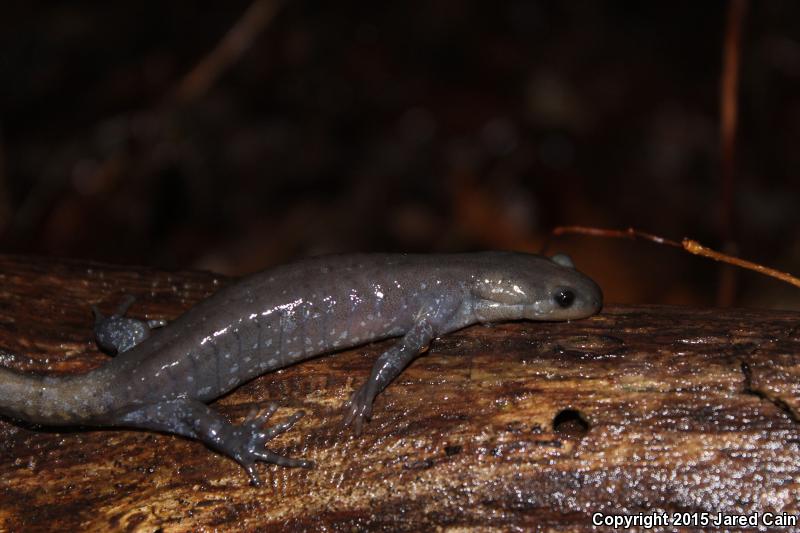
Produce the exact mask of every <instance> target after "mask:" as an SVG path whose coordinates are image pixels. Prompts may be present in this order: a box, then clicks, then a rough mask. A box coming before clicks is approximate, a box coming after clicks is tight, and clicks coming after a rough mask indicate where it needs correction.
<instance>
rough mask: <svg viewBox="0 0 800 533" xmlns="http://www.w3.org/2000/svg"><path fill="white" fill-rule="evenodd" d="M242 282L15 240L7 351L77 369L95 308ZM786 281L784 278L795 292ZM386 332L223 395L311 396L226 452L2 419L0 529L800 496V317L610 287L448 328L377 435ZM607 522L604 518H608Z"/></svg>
mask: <svg viewBox="0 0 800 533" xmlns="http://www.w3.org/2000/svg"><path fill="white" fill-rule="evenodd" d="M228 282H229V280H226V279H223V278H220V277H218V276H214V275H211V274H207V273H196V272H194V273H192V272H180V273H175V272H163V271H157V270H148V269H135V268H130V267H115V266H108V265H97V264H93V265H91V264H87V263H80V262H68V261H54V260H52V259H41V258H24V257H8V256H0V287H1V289H0V292H1V293H2V295H0V349H1V350H2V351H0V363H2V365H3V366H5V367H10V368H14V369H17V370H20V371H25V372H39V373H52V374H62V373H77V372H84V371H87V370H89V369H91V368H95V367H97V366H99V365H102V364H103V363H104V361H106V360H107V356H106V355H103V354H102V353H100V352H99V351H98V349H97V348H96V347H95V345H94V343H93V340H92V332H91V328H92V316H91V312H90V306H91V305H92V304H98V305H99V306H100V307H101V309H103V310H105V311H111V310H113V309H114V308H116V306H117V304H118V303H119V302H120V301H121V300H122V299H123V298H124V295H126V294H133V295H135V296H136V297H137V298H138V299H137V302H136V303H135V304H134V306H133V308H132V310H131V315H133V316H138V317H148V318H165V319H168V320H169V319H174V318H175V317H177V316H178V315H179V314H180V313H181V312H182V311H184V310H186V309H187V308H189V307H190V306H191V305H192V304H193V303H195V302H197V301H198V300H200V299H201V298H203V297H205V296H207V295H209V294H211V293H213V292H214V291H215V290H216V289H218V288H219V286H221V285H222V284H225V283H228ZM787 290H788V289H787ZM390 344H391V341H387V342H381V343H374V344H369V345H366V346H363V347H360V348H357V349H354V350H347V351H344V352H340V353H336V354H332V355H328V356H323V357H319V358H316V359H314V360H311V361H308V362H305V363H302V364H299V365H295V366H293V367H291V368H287V369H285V370H282V371H279V372H276V373H272V374H267V375H264V376H262V377H260V378H257V379H255V380H253V381H252V382H250V383H247V384H245V385H243V386H242V387H240V388H239V389H237V390H236V391H234V392H233V393H231V394H229V395H228V396H227V397H225V398H222V399H220V400H218V401H216V402H214V404H213V408H215V409H218V410H219V411H221V412H222V413H224V414H225V415H226V416H228V417H229V418H230V419H232V420H234V421H241V420H242V419H243V418H244V417H245V416H246V415H247V413H248V412H249V411H250V410H251V409H252V408H253V407H254V406H255V407H263V406H266V405H267V404H268V403H269V402H277V403H278V404H279V405H280V406H281V408H280V409H279V411H278V413H277V414H276V415H275V418H276V419H277V420H280V419H282V418H285V417H287V416H289V415H291V414H292V413H294V412H295V411H297V410H298V409H303V410H304V411H305V412H306V416H305V418H303V419H302V420H301V421H300V422H299V423H298V424H297V425H296V426H295V428H294V429H293V430H291V431H290V432H288V433H286V434H284V435H282V436H281V437H279V438H278V439H276V440H275V441H273V443H272V446H271V447H272V449H273V450H275V451H277V452H279V453H283V454H288V455H291V456H295V457H305V458H309V459H312V460H314V461H315V462H316V464H317V466H316V468H315V469H313V470H300V469H286V468H281V467H276V466H273V465H263V466H261V467H260V473H261V475H262V478H263V479H264V480H265V484H264V486H262V487H251V486H250V485H249V484H248V481H247V476H246V475H245V473H244V471H243V470H242V469H241V468H240V467H239V466H238V465H237V464H236V463H234V462H233V461H232V460H230V459H228V458H226V457H222V456H220V455H218V454H216V453H214V452H211V451H210V450H209V449H207V448H206V447H205V446H204V445H202V444H200V443H198V442H193V441H190V440H186V439H183V438H180V437H175V436H171V435H163V434H157V433H150V432H144V431H127V430H119V429H104V430H98V429H92V430H88V431H83V430H77V429H64V428H61V429H52V428H47V429H44V430H40V429H38V428H32V427H28V426H24V425H19V424H15V423H12V422H11V421H10V420H8V419H2V420H0V529H2V530H9V531H23V530H24V531H36V530H42V531H44V530H52V529H63V530H108V529H113V530H136V531H140V530H141V531H155V530H159V529H161V530H165V531H182V530H208V531H211V530H242V529H245V530H247V529H249V530H267V531H270V530H274V531H283V530H289V531H293V530H309V531H319V530H329V531H339V530H346V531H355V530H381V529H386V530H408V531H424V530H430V529H434V528H436V527H437V526H443V527H452V528H455V529H462V528H466V529H472V528H480V529H484V528H491V529H497V530H514V529H520V530H545V529H553V530H559V531H583V530H589V529H591V525H592V517H593V514H594V513H604V514H606V515H636V514H638V513H643V514H644V516H648V515H652V514H654V513H668V515H670V516H672V513H684V514H685V513H689V514H690V515H692V516H697V517H700V516H702V515H701V513H710V515H709V516H710V517H711V518H712V519H715V518H716V517H717V513H727V514H735V513H739V514H752V513H756V512H759V513H762V515H760V519H763V513H765V512H770V513H787V515H786V516H787V517H789V518H791V517H793V516H794V517H797V516H798V515H800V503H799V502H800V314H798V313H792V312H775V311H753V310H742V309H731V310H709V309H690V308H680V307H665V306H613V305H611V306H607V308H606V309H605V310H604V311H603V312H602V313H601V314H600V315H599V316H596V317H593V318H591V319H588V320H581V321H576V322H573V323H533V322H519V323H512V324H502V325H496V326H493V327H485V326H475V327H471V328H467V329H465V330H462V331H459V332H456V333H454V334H451V335H447V336H446V337H443V338H441V339H438V340H436V341H435V342H434V343H433V344H432V345H431V348H430V351H429V353H428V354H427V355H426V356H424V357H420V358H419V359H417V360H416V361H415V362H414V363H413V364H412V365H411V366H410V367H409V368H408V369H407V370H406V371H405V372H404V373H403V374H402V375H401V376H400V378H399V379H398V380H397V381H396V382H395V383H393V384H392V385H390V387H389V388H388V389H387V390H386V391H385V392H384V393H383V394H381V395H379V397H378V399H377V401H376V404H375V414H374V417H373V420H372V422H371V423H369V424H368V425H367V428H366V431H365V432H364V434H363V435H362V436H361V437H358V438H356V437H354V436H352V435H351V433H350V431H344V430H342V429H340V427H339V424H340V420H341V416H342V405H343V403H344V402H345V400H346V399H347V398H348V397H349V395H350V394H351V392H352V391H353V390H354V389H355V387H357V386H358V385H359V384H360V383H361V382H362V381H363V380H365V379H366V377H367V376H368V374H369V370H370V367H371V365H372V363H373V361H374V360H375V359H376V357H377V356H378V355H379V354H380V353H381V352H382V350H384V349H386V348H387V347H388V346H389V345H390ZM596 519H597V518H596Z"/></svg>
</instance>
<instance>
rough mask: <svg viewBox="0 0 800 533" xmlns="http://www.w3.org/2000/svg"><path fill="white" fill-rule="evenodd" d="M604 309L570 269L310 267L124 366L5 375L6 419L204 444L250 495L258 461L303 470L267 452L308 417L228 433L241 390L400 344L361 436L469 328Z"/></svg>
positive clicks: (380, 260) (132, 353)
mask: <svg viewBox="0 0 800 533" xmlns="http://www.w3.org/2000/svg"><path fill="white" fill-rule="evenodd" d="M601 306H602V293H601V291H600V289H599V287H598V286H597V285H596V284H595V283H594V282H593V281H592V280H591V279H589V278H588V277H586V276H584V275H583V274H581V273H580V272H578V271H577V270H575V269H574V267H572V265H571V262H570V261H569V260H568V259H567V258H566V257H565V256H556V257H554V258H552V259H550V258H546V257H542V256H537V255H532V254H521V253H511V252H484V253H475V254H458V255H400V254H398V255H385V254H369V255H368V254H358V255H341V256H328V257H318V258H312V259H307V260H303V261H300V262H296V263H293V264H289V265H284V266H279V267H276V268H273V269H270V270H267V271H264V272H261V273H258V274H254V275H252V276H249V277H246V278H244V279H242V280H241V281H239V282H238V283H235V284H233V285H231V286H229V287H227V288H225V289H222V290H221V291H219V292H218V293H216V294H215V295H213V296H212V297H210V298H208V299H207V300H205V301H203V302H201V303H199V304H198V305H196V306H195V307H193V308H192V309H190V310H189V311H187V312H186V313H185V314H184V315H182V316H181V317H179V318H178V319H177V320H175V321H174V322H172V323H171V324H169V325H167V326H166V327H163V328H161V329H157V330H154V331H153V333H152V335H150V336H149V338H145V340H143V341H141V342H140V343H139V344H136V345H135V346H133V347H132V348H131V349H130V350H128V351H125V348H127V346H120V347H119V350H120V352H124V353H120V355H118V356H117V357H116V358H114V359H113V360H112V361H110V362H109V363H107V364H106V365H104V366H103V367H100V368H98V369H96V370H94V371H92V372H89V373H87V374H83V375H78V376H65V377H41V376H33V375H23V374H19V373H16V372H12V371H9V370H4V369H0V413H3V414H5V415H7V416H11V417H14V418H18V419H22V420H26V421H28V422H32V423H38V424H49V425H91V426H127V427H137V428H144V429H151V430H158V431H166V432H170V433H176V434H180V435H184V436H187V437H190V438H195V439H199V440H201V441H203V442H205V443H206V444H207V445H208V446H210V447H211V448H213V449H216V450H218V451H220V452H222V453H225V454H226V455H228V456H230V457H232V458H233V459H235V460H236V461H238V462H239V463H240V464H241V465H242V466H243V467H244V468H245V469H246V470H247V472H248V474H249V475H250V478H251V481H252V482H253V483H254V484H257V483H258V482H259V479H258V475H257V474H256V471H255V466H254V465H255V463H256V461H267V462H273V463H276V464H280V465H285V466H311V463H310V462H308V461H303V460H297V459H290V458H286V457H282V456H279V455H277V454H274V453H272V452H270V451H268V450H266V449H265V448H264V444H265V443H266V442H267V441H268V440H270V439H271V438H273V437H274V436H275V435H277V434H279V433H281V432H283V431H286V430H287V429H289V428H290V427H291V426H292V424H294V422H295V421H296V420H297V419H298V418H299V417H300V416H302V413H297V414H295V415H294V416H293V417H290V419H289V420H288V421H287V422H285V423H283V424H278V425H275V426H273V427H271V428H269V429H263V425H264V423H265V422H266V420H267V419H268V418H269V416H270V415H271V414H272V413H273V412H274V410H275V406H270V407H269V408H268V409H267V410H266V411H265V412H263V413H260V414H257V415H253V416H251V417H249V418H248V420H246V421H245V422H244V423H243V424H241V425H233V424H231V423H230V422H228V421H227V420H225V419H224V418H223V417H221V416H220V415H219V414H217V413H215V412H214V411H212V410H211V409H209V408H208V407H207V406H206V405H205V404H206V402H209V401H211V400H213V399H215V398H217V397H219V396H221V395H223V394H225V393H226V392H228V391H230V390H231V389H234V388H236V387H237V386H238V385H240V384H241V383H243V382H245V381H247V380H249V379H252V378H254V377H256V376H258V375H260V374H264V373H266V372H269V371H272V370H276V369H279V368H283V367H285V366H287V365H291V364H293V363H297V362H299V361H303V360H305V359H308V358H310V357H314V356H316V355H319V354H323V353H326V352H330V351H332V350H339V349H344V348H350V347H353V346H358V345H360V344H364V343H367V342H371V341H375V340H379V339H385V338H388V337H401V338H400V340H399V341H398V342H397V343H396V344H395V345H394V346H392V347H391V348H390V349H389V350H387V351H386V352H385V353H384V354H383V355H381V356H380V357H379V359H378V361H377V362H376V363H375V366H374V367H373V369H372V373H371V375H370V378H369V379H368V380H367V382H366V383H365V384H364V385H363V386H362V387H360V388H359V389H358V390H357V391H356V392H355V393H354V394H353V396H352V398H351V400H350V401H349V402H348V404H347V407H346V414H345V423H346V424H352V425H354V427H355V430H356V432H357V433H358V432H360V431H361V427H362V424H363V422H364V420H366V419H369V418H370V416H371V410H372V402H373V400H374V398H375V396H376V395H377V394H378V393H379V392H380V391H381V390H383V388H384V387H386V386H387V385H388V384H389V383H390V382H391V381H392V380H393V379H394V378H395V377H396V376H397V375H398V374H399V373H400V372H401V371H402V370H403V368H405V366H406V365H408V363H409V362H410V361H411V360H412V359H413V358H414V357H416V356H417V355H419V353H421V352H422V351H424V349H425V348H426V347H427V345H428V344H429V343H430V341H431V340H432V339H434V338H435V337H437V336H441V335H444V334H446V333H448V332H451V331H454V330H457V329H460V328H463V327H465V326H467V325H470V324H475V323H486V322H494V321H502V320H517V319H528V320H570V319H578V318H584V317H587V316H590V315H592V314H594V313H596V312H598V311H599V310H600V308H601ZM119 318H120V317H119V316H118V315H115V316H114V317H112V319H114V320H115V322H114V324H116V325H115V326H114V327H118V328H123V329H124V328H126V327H134V328H135V327H138V326H139V325H137V324H133V325H130V324H129V325H128V326H125V323H126V321H125V320H124V319H123V320H119ZM134 322H136V321H134ZM105 326H106V329H109V328H108V324H105ZM98 328H99V329H98V331H100V329H102V328H103V324H102V321H100V320H98ZM121 336H122V337H126V335H121ZM98 337H99V335H98ZM112 337H113V335H112ZM145 337H146V335H145ZM142 338H144V337H142Z"/></svg>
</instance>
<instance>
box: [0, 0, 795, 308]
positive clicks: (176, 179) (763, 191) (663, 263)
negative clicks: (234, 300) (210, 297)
mask: <svg viewBox="0 0 800 533" xmlns="http://www.w3.org/2000/svg"><path fill="white" fill-rule="evenodd" d="M252 5H254V4H253V3H251V2H246V1H230V2H205V3H204V2H186V1H181V2H69V3H61V2H52V3H44V2H29V3H9V4H5V5H3V6H2V7H0V251H2V252H6V253H26V254H28V253H30V254H45V255H52V256H66V257H75V258H86V259H96V260H103V261H111V262H117V263H126V264H144V265H154V266H160V267H168V268H203V269H211V270H215V271H219V272H223V273H228V274H241V273H245V272H249V271H253V270H257V269H260V268H263V267H265V266H268V265H271V264H276V263H280V262H284V261H288V260H291V259H294V258H297V257H301V256H304V255H309V254H318V253H327V252H344V251H412V252H431V251H465V250H476V249H493V248H512V249H523V250H531V251H538V250H539V249H541V247H542V245H543V243H544V242H545V239H546V238H547V235H548V233H549V231H550V229H551V228H552V227H553V226H557V225H562V224H583V225H593V226H599V227H616V228H625V227H628V226H634V227H636V228H638V229H641V230H645V231H650V232H653V233H658V234H660V235H663V236H665V237H669V238H677V239H680V238H681V237H683V236H688V237H691V238H693V239H696V240H699V241H701V242H703V243H704V244H706V245H709V246H712V247H718V248H719V247H722V246H724V243H723V236H724V235H725V234H726V233H728V234H729V235H731V237H732V239H733V242H734V243H735V244H736V253H737V254H738V255H740V256H742V257H745V258H748V259H752V260H755V261H758V262H761V263H764V264H766V265H770V266H774V267H777V268H779V269H782V270H788V271H792V272H794V273H800V224H799V222H800V209H798V207H799V205H798V204H799V202H798V200H800V179H798V176H799V175H800V144H798V130H800V92H798V89H799V88H800V3H798V2H796V1H795V0H772V1H770V2H753V3H751V4H750V6H749V9H748V11H747V13H746V17H745V19H744V26H743V31H744V34H743V41H742V47H741V83H740V97H739V120H740V125H739V134H738V137H737V149H736V159H735V176H734V177H735V189H734V195H733V201H732V202H731V204H730V205H728V206H727V207H728V208H729V209H731V210H732V212H733V214H734V218H733V221H732V223H731V224H725V223H723V222H722V220H723V218H722V216H721V213H722V212H723V211H724V210H725V209H726V206H725V204H724V203H723V193H722V187H721V180H720V150H719V106H720V103H719V102H720V91H719V86H720V73H721V63H722V52H723V36H724V29H725V21H726V14H727V8H728V3H727V2H723V1H702V2H698V1H696V0H695V1H670V2H639V1H626V2H622V1H614V2H611V1H608V2H597V1H589V0H587V1H570V2H561V1H522V0H520V1H506V2H480V3H479V2H474V3H473V2H462V1H455V0H425V1H408V2H401V3H400V2H399V3H383V2H313V1H290V2H284V3H283V4H282V5H279V6H278V7H277V14H276V16H275V17H274V18H272V19H271V20H269V21H268V22H267V23H265V24H263V27H262V28H261V29H260V30H259V31H258V32H256V33H257V35H256V37H255V39H254V40H253V42H252V43H251V45H250V46H249V47H248V48H247V49H246V50H245V51H244V53H242V54H241V55H240V56H238V57H236V58H234V59H231V60H229V61H228V63H227V65H226V67H227V68H225V69H223V70H222V72H221V74H220V75H219V76H217V77H214V78H213V80H212V83H210V85H209V86H208V88H207V89H202V90H195V91H194V92H191V91H190V92H189V93H187V92H185V91H184V90H183V89H182V88H184V89H185V87H186V86H187V82H186V77H187V74H188V73H189V72H191V71H192V70H193V69H194V68H195V67H196V66H197V65H199V64H202V63H203V61H204V58H207V57H208V56H209V54H211V53H212V50H214V49H215V48H216V47H217V46H218V45H219V43H220V42H221V41H222V40H223V38H224V36H225V35H226V33H227V32H229V31H231V29H232V28H238V27H240V24H241V23H237V21H240V20H241V19H242V16H243V13H245V12H246V10H247V9H248V7H249V6H252ZM255 5H259V6H261V7H265V8H269V6H270V5H272V4H271V3H269V2H263V1H262V0H256V2H255ZM251 9H252V7H251ZM188 86H189V87H190V88H191V87H192V85H191V83H189V84H188ZM195 89H196V87H195ZM552 249H554V250H564V251H567V252H569V253H571V254H572V255H573V257H574V258H575V260H576V263H577V264H578V266H579V268H581V269H582V270H584V271H586V272H588V273H590V274H591V275H592V276H593V277H595V278H596V279H597V280H598V281H599V282H600V284H601V285H602V286H603V287H604V290H605V292H606V296H607V300H609V301H614V302H653V303H683V304H692V305H713V304H714V303H715V301H716V297H717V296H716V295H717V287H718V279H719V274H720V270H719V266H718V264H716V263H714V262H711V261H708V260H705V259H701V258H697V257H694V256H690V255H688V254H686V253H684V252H682V251H680V250H676V249H672V248H667V247H660V246H656V245H654V244H651V243H647V242H638V241H637V242H633V241H622V240H606V239H597V238H590V237H568V238H562V239H559V240H558V241H556V242H554V243H553V246H552ZM734 296H735V298H734V303H735V304H736V305H750V306H761V307H783V308H797V309H800V290H797V289H794V288H792V287H790V286H789V285H784V284H780V283H778V282H777V281H772V280H769V279H766V278H762V277H760V276H758V275H757V274H752V273H746V272H740V273H739V274H738V275H737V278H736V290H735V293H734Z"/></svg>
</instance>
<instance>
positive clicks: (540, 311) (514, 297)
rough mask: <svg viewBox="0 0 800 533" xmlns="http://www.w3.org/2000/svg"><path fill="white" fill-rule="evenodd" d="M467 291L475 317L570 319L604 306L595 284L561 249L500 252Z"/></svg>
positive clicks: (496, 318) (482, 319)
mask: <svg viewBox="0 0 800 533" xmlns="http://www.w3.org/2000/svg"><path fill="white" fill-rule="evenodd" d="M472 294H473V296H474V297H475V302H474V312H475V316H476V318H477V319H478V320H480V321H482V322H493V321H497V320H519V319H527V320H573V319H578V318H585V317H588V316H591V315H593V314H595V313H597V312H598V311H600V309H601V308H602V306H603V293H602V291H601V290H600V287H598V286H597V284H596V283H595V282H594V281H592V280H591V279H589V278H588V277H587V276H585V275H583V274H581V273H580V272H578V271H577V270H575V266H574V265H573V264H572V261H571V260H570V258H569V257H567V256H566V255H562V254H559V255H555V256H553V257H551V258H548V257H543V256H540V255H533V254H522V253H503V254H498V255H497V257H496V260H493V261H489V262H487V264H486V265H485V266H484V267H483V268H482V269H481V272H479V273H476V276H475V278H474V286H473V287H472Z"/></svg>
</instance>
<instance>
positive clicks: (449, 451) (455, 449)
mask: <svg viewBox="0 0 800 533" xmlns="http://www.w3.org/2000/svg"><path fill="white" fill-rule="evenodd" d="M444 453H445V455H447V456H448V457H452V456H454V455H458V454H459V453H461V446H445V447H444Z"/></svg>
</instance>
